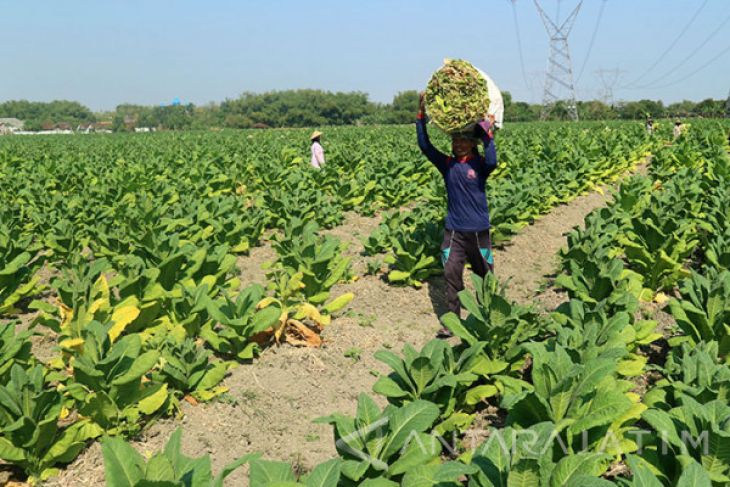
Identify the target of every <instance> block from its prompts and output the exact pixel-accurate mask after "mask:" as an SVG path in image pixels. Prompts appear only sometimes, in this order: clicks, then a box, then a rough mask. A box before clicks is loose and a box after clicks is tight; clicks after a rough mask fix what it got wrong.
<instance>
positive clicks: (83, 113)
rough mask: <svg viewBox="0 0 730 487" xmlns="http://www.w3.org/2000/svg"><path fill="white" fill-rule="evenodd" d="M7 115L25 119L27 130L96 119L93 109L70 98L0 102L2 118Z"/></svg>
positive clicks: (0, 116) (75, 124)
mask: <svg viewBox="0 0 730 487" xmlns="http://www.w3.org/2000/svg"><path fill="white" fill-rule="evenodd" d="M5 117H9V118H17V119H20V120H23V121H24V122H25V128H26V129H27V130H39V129H40V128H42V127H43V126H44V125H45V126H47V127H55V126H56V125H57V124H68V125H69V126H71V127H74V128H75V127H76V126H77V125H79V124H83V123H91V122H95V121H96V117H95V116H94V114H93V113H92V111H91V110H89V109H88V108H87V107H85V106H84V105H82V104H81V103H78V102H75V101H68V100H54V101H51V102H32V101H27V100H11V101H7V102H4V103H0V118H5Z"/></svg>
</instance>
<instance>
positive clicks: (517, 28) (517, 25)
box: [510, 0, 529, 89]
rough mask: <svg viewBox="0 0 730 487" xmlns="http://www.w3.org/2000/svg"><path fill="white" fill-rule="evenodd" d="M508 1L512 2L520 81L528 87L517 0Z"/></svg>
mask: <svg viewBox="0 0 730 487" xmlns="http://www.w3.org/2000/svg"><path fill="white" fill-rule="evenodd" d="M510 3H512V17H513V18H514V21H515V31H516V32H517V48H518V49H519V51H520V69H522V81H524V82H525V88H528V89H529V86H528V83H527V74H526V71H525V57H524V56H523V55H522V36H521V35H520V23H519V22H518V20H517V7H516V3H517V0H510Z"/></svg>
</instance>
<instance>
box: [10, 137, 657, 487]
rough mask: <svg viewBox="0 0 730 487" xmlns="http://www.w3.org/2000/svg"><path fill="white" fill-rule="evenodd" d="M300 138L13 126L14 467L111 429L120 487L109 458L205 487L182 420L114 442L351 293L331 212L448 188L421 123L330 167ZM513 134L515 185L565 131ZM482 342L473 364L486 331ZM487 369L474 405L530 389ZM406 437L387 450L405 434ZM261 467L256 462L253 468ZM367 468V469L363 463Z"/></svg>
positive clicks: (508, 175) (290, 337)
mask: <svg viewBox="0 0 730 487" xmlns="http://www.w3.org/2000/svg"><path fill="white" fill-rule="evenodd" d="M583 130H588V129H583V128H570V129H565V131H564V136H565V137H566V138H568V139H571V138H573V139H575V140H579V138H581V137H585V140H584V143H585V144H587V147H588V148H589V149H591V150H593V151H597V152H596V154H598V153H601V150H604V149H605V148H606V147H609V146H605V147H604V146H602V145H601V144H602V142H601V141H602V140H603V139H602V137H603V135H604V134H603V133H602V132H600V133H599V132H595V133H594V134H593V135H592V136H590V137H589V136H588V135H580V134H583V133H585V134H590V133H591V131H590V130H588V131H587V132H583ZM598 130H601V131H602V130H603V129H602V128H601V129H598ZM633 130H634V129H633V128H630V127H626V132H628V133H629V134H630V135H626V134H624V129H623V128H622V127H621V126H616V127H614V128H613V129H610V130H608V131H607V132H606V134H613V135H615V136H617V137H619V138H621V140H623V141H624V144H626V147H628V143H629V141H630V140H632V139H634V140H643V138H642V136H640V135H639V134H637V133H634V132H633ZM298 135H303V134H300V133H299V132H297V131H289V132H279V131H276V132H269V133H265V134H261V135H259V134H256V136H254V135H252V134H247V133H244V135H241V133H235V134H202V135H201V134H185V135H182V136H180V135H177V134H155V135H154V136H152V137H132V136H128V137H126V136H121V137H118V136H115V137H103V136H100V137H88V138H60V139H57V138H38V139H33V140H30V139H20V138H11V139H5V140H4V141H3V143H2V145H0V197H1V198H2V200H3V206H2V207H0V320H1V321H0V458H1V459H3V460H4V461H5V462H7V463H8V464H10V465H12V466H14V468H17V469H18V474H19V476H21V477H27V479H28V480H29V481H30V482H31V483H37V482H39V481H43V480H44V479H47V478H49V477H50V476H52V475H54V474H55V473H57V472H58V470H57V469H58V468H59V466H62V465H63V464H67V463H69V462H70V461H72V460H73V459H74V458H75V457H76V456H77V455H78V454H79V452H80V451H81V450H82V449H83V448H85V447H86V445H88V443H89V442H90V441H92V440H94V439H96V438H99V437H101V436H107V437H113V438H115V439H110V440H107V441H106V442H105V443H104V451H105V455H106V456H107V457H108V459H109V463H108V468H109V469H111V470H110V472H112V473H111V474H110V479H109V482H110V485H116V484H114V480H113V479H115V478H120V479H121V478H124V476H123V475H121V474H120V475H116V474H115V473H114V472H117V471H116V470H114V469H115V468H119V469H123V470H124V471H125V472H136V473H134V474H133V475H132V477H129V478H133V481H132V480H130V483H128V484H120V485H148V484H145V482H151V481H153V480H154V481H159V482H162V481H169V482H177V484H175V485H178V484H180V482H183V480H182V479H185V478H193V477H194V478H196V479H198V478H200V479H204V480H201V482H203V483H202V484H199V485H208V484H210V483H211V482H212V481H213V479H212V476H210V475H209V470H210V469H209V466H208V467H206V463H205V461H204V460H202V459H200V460H195V461H193V460H191V459H184V457H182V456H180V454H179V448H177V447H176V446H175V445H176V442H179V435H177V436H175V437H174V438H173V439H171V443H170V445H169V448H168V449H166V451H165V452H164V453H161V454H160V455H159V456H157V457H155V459H153V460H150V461H149V463H145V461H143V460H141V458H140V457H139V456H138V455H137V456H134V455H132V454H131V453H130V447H129V446H128V445H127V444H126V443H125V442H124V440H123V439H122V438H130V437H134V436H135V435H137V434H138V433H139V432H140V431H141V429H142V428H144V426H145V424H147V422H148V421H149V420H151V419H153V418H155V417H158V416H161V415H166V416H170V415H179V414H181V413H180V411H181V402H182V401H187V402H189V403H192V404H197V403H199V402H205V401H209V400H212V399H214V398H216V397H219V396H220V395H221V394H223V393H225V392H226V388H225V387H224V386H223V385H222V381H223V379H224V378H225V376H226V374H227V373H228V371H229V370H230V369H231V368H232V367H235V366H237V365H238V364H241V363H245V362H246V361H249V360H251V359H253V358H255V356H256V355H257V354H258V353H259V351H260V350H261V348H262V347H265V346H267V345H270V344H272V343H277V342H283V341H288V342H291V343H294V344H307V345H317V344H318V343H319V341H320V338H319V332H320V331H321V329H322V328H323V327H324V326H327V325H328V324H329V322H330V320H331V316H332V314H333V313H335V312H337V311H338V310H340V309H342V308H343V307H344V306H346V305H347V304H348V302H349V301H350V300H351V299H352V296H351V295H348V294H345V295H333V294H332V288H333V286H335V284H337V283H340V282H345V281H347V280H350V279H352V277H353V276H352V275H351V271H350V263H349V260H348V258H346V257H345V256H344V255H343V252H342V251H343V246H342V244H341V242H339V241H338V240H336V239H334V238H332V237H328V236H324V235H322V234H320V232H319V231H318V228H319V227H320V226H321V227H331V226H334V225H337V224H338V223H340V222H341V221H342V219H343V215H344V211H347V210H354V211H357V212H360V213H362V214H371V213H374V212H376V211H379V210H381V209H383V208H391V207H399V206H401V205H403V204H406V203H408V202H411V201H414V200H419V201H425V202H427V201H431V200H436V199H438V198H440V197H442V195H440V193H439V191H440V190H439V189H438V188H440V186H441V182H440V181H438V180H436V179H435V178H434V177H433V171H432V169H431V168H430V167H429V166H428V163H426V162H424V161H422V160H421V159H420V158H419V157H418V155H417V153H416V152H415V150H414V149H413V146H414V144H413V143H412V141H411V140H410V139H411V137H412V130H410V129H405V128H403V129H387V130H386V129H373V130H367V131H360V130H358V131H355V130H340V131H337V132H335V133H334V134H333V139H335V141H336V143H333V144H332V145H331V149H330V150H329V151H328V156H329V161H330V163H329V165H328V167H326V168H325V169H324V170H323V171H320V172H316V171H313V170H311V169H310V168H309V167H307V165H306V163H305V162H304V161H302V160H301V158H299V157H298V156H297V154H298V153H302V152H304V151H305V150H306V147H301V144H298V143H297V142H293V141H292V139H293V138H294V137H295V136H298ZM505 135H506V134H505ZM624 139H625V140H624ZM504 140H505V141H509V142H506V143H505V144H504V145H503V146H500V151H501V157H502V159H503V160H504V161H505V163H506V165H505V166H504V167H503V168H502V169H501V171H502V176H501V180H502V181H504V182H509V181H510V180H512V179H513V178H518V177H519V178H525V177H527V176H518V175H519V174H523V173H524V174H528V173H529V171H528V170H527V168H528V167H529V166H530V165H531V164H533V163H534V159H535V158H537V157H538V156H537V155H539V159H540V160H542V159H547V158H548V157H550V155H551V154H552V152H551V151H553V150H554V147H553V145H554V143H555V140H554V137H553V136H552V135H550V132H549V131H548V130H546V129H543V131H533V130H529V131H528V130H526V129H525V130H524V131H522V132H519V130H517V129H516V130H515V133H513V134H512V136H511V137H505V138H504ZM442 142H443V141H442ZM602 147H603V148H604V149H602ZM586 150H588V149H586ZM612 150H613V149H612ZM590 155H591V153H590V152H587V153H586V154H583V156H582V157H584V158H587V157H589V156H590ZM596 160H602V159H598V158H597V159H596ZM535 164H537V163H535ZM581 167H582V169H581V170H582V171H583V172H584V173H585V172H586V171H589V169H590V165H589V164H586V165H584V166H581ZM520 168H523V169H520ZM602 171H605V168H604V169H602ZM606 176H608V174H606ZM583 177H586V176H585V175H584V174H583V175H582V174H577V175H576V178H577V180H578V181H582V180H583V179H581V178H583ZM591 181H595V178H594V179H591ZM523 184H524V181H523ZM586 184H592V183H586ZM582 189H584V188H578V189H576V190H577V191H579V190H582ZM267 231H273V232H274V236H273V237H271V240H272V245H273V247H274V249H275V250H276V252H277V256H278V257H277V259H276V261H275V262H274V263H272V264H271V265H270V267H269V268H268V273H267V278H268V285H267V286H266V287H263V286H259V285H243V284H242V283H241V281H240V278H239V271H238V269H237V268H236V259H237V256H238V255H240V254H244V253H246V252H247V251H248V249H249V248H250V247H251V246H253V245H257V244H259V243H260V241H261V239H262V238H263V235H264V234H265V232H267ZM485 285H486V284H485ZM29 313H32V314H29ZM17 316H20V317H22V318H23V319H24V321H25V324H21V323H20V322H19V321H18V320H16V319H15V317H17ZM29 318H30V319H29ZM28 321H31V322H30V324H28ZM528 328H530V329H532V328H533V327H528ZM39 334H43V335H49V336H52V337H54V338H55V344H56V347H55V348H54V355H53V357H52V358H50V359H44V360H43V361H40V360H39V359H38V358H37V357H36V356H34V354H33V349H32V348H33V341H34V335H39ZM432 347H440V345H437V344H433V345H432ZM439 350H440V349H439ZM429 353H430V352H429ZM443 353H444V354H449V353H450V354H452V355H453V354H454V353H456V355H453V358H452V360H453V361H454V364H457V363H459V362H460V361H462V358H461V357H462V355H461V352H459V351H458V350H451V349H448V351H447V350H446V349H443ZM472 353H473V354H474V357H475V358H474V360H475V361H476V362H480V363H481V362H482V358H483V357H484V353H483V352H482V351H481V350H479V347H478V346H477V347H476V348H475V349H474V350H473V352H472ZM386 355H387V354H386ZM384 357H386V356H385V355H384ZM385 360H392V357H389V358H385ZM444 360H448V357H447V358H445V359H444ZM420 362H423V360H421V361H420ZM409 367H410V366H409ZM454 367H456V365H454ZM480 367H496V369H494V371H493V372H490V374H492V375H495V376H497V375H499V376H503V378H502V379H500V380H499V381H495V382H493V383H489V384H486V383H485V384H479V383H478V380H481V379H478V378H477V379H475V381H477V382H473V384H475V385H474V387H470V388H469V390H470V391H471V392H470V393H469V395H468V399H467V398H465V399H464V401H467V402H468V403H469V404H470V406H472V407H473V406H477V405H478V404H480V401H483V400H484V398H487V397H490V396H493V397H496V395H497V393H498V392H499V390H500V389H499V388H504V387H513V388H516V389H519V388H520V387H522V385H521V383H520V382H514V381H511V376H510V374H511V373H512V372H514V371H513V370H512V369H513V368H516V367H518V365H517V362H516V363H513V364H509V370H510V371H511V372H508V371H507V370H508V369H506V368H505V369H500V368H499V367H501V362H495V363H492V364H491V365H489V364H487V365H480ZM497 369H498V370H497ZM408 370H410V368H409V369H408ZM515 370H516V369H515ZM434 373H436V372H434ZM450 380H451V379H447V381H450ZM459 383H460V382H459ZM505 384H507V385H505ZM379 387H385V388H387V387H388V384H387V383H386V384H385V385H381V386H379ZM472 389H476V390H475V391H474V390H472ZM455 391H456V390H455ZM419 394H420V393H419ZM455 394H456V396H455V397H457V396H459V397H460V395H461V392H459V393H458V394H457V393H456V392H455ZM404 397H405V398H406V399H403V398H404ZM399 400H400V401H401V402H402V404H401V405H402V406H404V407H406V406H408V407H413V406H409V404H410V403H411V402H414V401H415V400H414V401H410V400H408V399H407V395H402V396H400V399H399ZM362 401H367V399H363V400H362ZM419 401H420V399H419ZM406 403H408V404H406ZM417 404H418V405H423V404H425V403H423V402H417ZM370 406H372V404H371V403H367V404H364V405H363V406H362V407H363V408H369V407H370ZM391 409H393V408H391ZM391 409H389V410H388V411H390V410H391ZM393 410H395V409H393ZM370 413H373V411H372V408H371V410H370V411H369V413H368V414H370ZM452 413H453V414H452ZM383 414H386V413H383ZM387 414H390V413H387ZM465 414H466V415H467V416H468V413H467V412H465V411H464V410H463V408H462V406H461V403H460V402H458V401H457V400H456V399H454V402H453V408H452V411H450V412H447V411H441V410H440V411H439V413H438V417H439V418H442V421H441V422H442V423H444V425H443V426H442V427H441V430H442V431H443V432H444V433H447V432H448V433H450V434H456V433H458V432H460V431H463V430H464V428H465V427H466V425H467V423H468V418H467V417H466V416H464V415H465ZM417 415H418V416H419V417H420V416H421V413H418V414H417ZM333 421H334V419H333ZM380 421H381V422H382V421H383V418H380ZM429 429H430V425H429V426H427V427H425V428H424V430H423V431H424V432H425V431H426V430H429ZM403 431H407V430H405V429H404V430H402V431H401V434H402V433H403ZM424 438H425V437H424ZM400 441H401V440H400V439H398V441H396V442H395V443H394V444H393V445H391V446H390V447H389V452H390V453H389V455H390V454H393V452H396V451H400V450H401V449H402V446H403V444H405V440H404V443H403V444H400V445H399V444H398V442H400ZM115 455H117V456H118V459H117V460H116V461H115V460H114V459H113V458H114V457H115ZM245 460H246V459H243V460H242V461H241V462H239V463H242V462H243V461H245ZM247 460H251V459H250V458H249V459H247ZM125 462H126V463H125ZM128 462H133V464H132V463H128ZM259 465H260V464H258V463H256V466H254V465H253V464H252V473H253V472H256V471H260V469H259ZM337 465H339V463H337ZM334 466H335V463H331V464H329V466H327V467H322V468H320V470H319V472H324V471H325V470H326V471H327V472H330V471H334V470H332V468H334ZM337 468H338V470H337V471H338V472H339V471H340V470H339V467H337ZM362 468H363V467H362V465H361V466H360V467H358V469H362ZM460 468H461V467H460ZM257 469H258V470H257ZM366 470H367V469H366ZM193 471H194V473H191V472H193ZM117 473H119V472H117ZM228 473H230V469H227V470H225V471H224V472H222V473H221V474H220V476H219V477H218V479H217V480H216V482H219V483H220V482H222V479H223V477H225V475H227V474H228ZM263 475H268V473H265V474H263ZM328 475H330V474H328ZM353 475H355V474H353ZM363 476H366V477H372V473H367V472H366V471H363V473H362V474H361V475H360V477H358V478H364V477H363ZM313 477H316V475H313ZM328 478H329V477H328ZM338 478H339V473H338ZM354 482H359V480H356V481H354ZM254 483H255V482H254ZM170 485H172V484H170ZM185 485H188V484H185ZM196 485H198V484H196Z"/></svg>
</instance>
